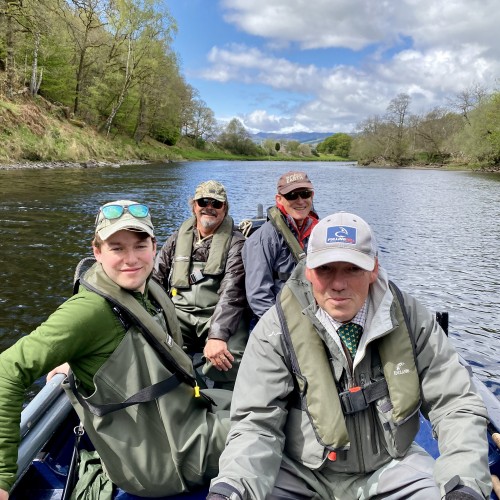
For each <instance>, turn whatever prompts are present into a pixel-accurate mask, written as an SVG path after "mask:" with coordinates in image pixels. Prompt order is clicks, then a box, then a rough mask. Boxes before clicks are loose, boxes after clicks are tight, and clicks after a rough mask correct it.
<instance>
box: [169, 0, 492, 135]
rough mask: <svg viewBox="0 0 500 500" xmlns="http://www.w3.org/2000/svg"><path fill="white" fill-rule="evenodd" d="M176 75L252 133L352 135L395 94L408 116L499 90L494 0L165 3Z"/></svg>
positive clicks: (219, 115)
mask: <svg viewBox="0 0 500 500" xmlns="http://www.w3.org/2000/svg"><path fill="white" fill-rule="evenodd" d="M163 3H164V4H165V6H166V7H167V8H168V10H169V11H170V13H171V15H172V16H173V18H174V19H175V20H176V22H177V25H178V33H177V35H176V36H175V39H174V43H173V48H174V50H175V51H176V52H177V54H178V56H179V60H180V66H181V73H182V74H183V76H184V77H185V79H186V81H187V82H188V83H189V84H190V85H191V86H193V87H194V88H195V89H197V91H198V92H199V98H200V99H201V100H203V101H204V102H205V103H206V104H207V106H208V107H210V108H211V109H212V110H213V112H214V114H215V118H216V119H217V120H218V121H219V122H221V123H227V122H228V121H229V120H231V119H232V118H238V119H239V120H241V122H242V123H243V124H244V125H245V127H246V128H247V129H248V130H249V131H250V132H252V133H256V132H259V131H262V132H276V133H293V132H298V131H305V132H331V133H335V132H346V133H350V132H354V131H355V130H356V127H357V126H358V125H359V124H360V123H361V122H363V120H366V119H367V118H371V117H374V116H383V115H384V114H385V112H386V110H387V107H388V106H389V103H390V101H391V100H392V99H394V98H396V97H397V96H398V94H400V93H406V94H408V95H409V96H410V98H411V104H410V109H409V110H410V112H411V113H413V114H417V115H424V114H426V113H428V112H429V111H431V110H432V109H433V108H435V107H437V106H449V105H450V99H453V98H455V97H456V96H457V95H458V94H459V93H460V92H464V91H466V90H468V89H471V88H473V87H477V86H480V87H481V88H484V89H485V90H487V91H493V90H498V89H499V82H500V43H499V31H500V8H499V4H498V0H163Z"/></svg>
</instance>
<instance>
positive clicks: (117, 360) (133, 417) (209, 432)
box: [64, 264, 229, 497]
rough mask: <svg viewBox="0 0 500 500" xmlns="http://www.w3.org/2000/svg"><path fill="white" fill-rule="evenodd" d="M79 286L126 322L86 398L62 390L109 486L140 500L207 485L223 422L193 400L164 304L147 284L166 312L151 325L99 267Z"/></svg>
mask: <svg viewBox="0 0 500 500" xmlns="http://www.w3.org/2000/svg"><path fill="white" fill-rule="evenodd" d="M81 284H82V285H83V286H85V288H88V289H89V290H91V291H94V292H95V293H98V294H99V295H101V296H103V297H105V298H106V299H107V300H108V301H109V302H110V304H111V306H112V307H113V308H117V309H119V311H120V314H123V315H124V317H125V319H126V321H128V322H129V325H128V326H127V331H126V333H125V337H124V338H123V340H122V342H121V343H120V344H119V346H118V347H117V348H116V350H115V351H114V352H113V354H112V355H111V356H110V357H109V358H108V360H106V362H105V363H104V364H103V365H102V367H101V368H100V369H99V370H98V371H97V373H96V374H95V376H94V385H95V391H94V392H93V393H92V394H90V395H85V394H82V393H81V392H80V391H79V390H78V388H77V382H75V381H74V380H73V381H72V382H66V383H65V384H64V388H65V390H66V393H67V394H68V397H69V398H70V400H71V402H72V404H73V406H74V408H75V410H76V412H77V414H78V416H79V417H80V420H81V421H82V423H83V425H84V427H85V429H86V431H87V433H88V435H89V437H90V439H91V440H92V443H93V444H94V446H95V448H96V451H97V452H98V453H99V456H100V457H101V459H102V462H103V464H104V468H105V470H106V472H107V474H108V476H109V478H110V479H111V481H113V483H115V484H117V485H118V486H119V487H120V488H122V489H123V490H125V491H127V492H129V493H132V494H135V495H139V496H143V497H160V496H168V495H173V494H177V493H181V492H185V491H188V490H191V489H193V488H196V487H198V486H200V485H202V484H207V482H208V481H209V480H210V479H211V478H213V477H215V476H216V475H217V472H218V460H219V456H220V453H221V451H222V449H223V447H224V442H225V438H226V435H227V432H228V429H229V422H228V419H223V418H221V416H218V415H216V414H215V413H214V412H213V411H212V409H211V405H210V403H209V402H208V401H207V398H205V397H195V396H196V394H195V392H196V391H195V388H194V386H195V385H196V383H195V379H194V372H193V368H192V364H191V359H190V358H189V356H187V355H186V354H185V353H184V352H183V350H182V348H181V347H179V345H177V344H176V343H175V342H174V341H173V338H172V337H171V336H170V335H169V334H168V333H166V330H165V327H167V323H168V329H169V331H170V332H172V333H174V334H175V335H179V331H178V328H177V329H176V327H175V323H176V322H175V319H174V320H172V319H171V318H175V313H174V311H173V307H172V305H171V304H170V305H169V301H168V298H167V297H166V296H165V294H164V292H163V291H162V289H161V287H160V286H159V285H157V284H156V283H154V282H152V281H151V282H150V283H149V293H150V294H151V295H152V296H153V298H154V299H155V301H156V302H157V303H158V304H160V306H161V308H162V309H163V308H165V309H164V311H166V315H164V314H163V312H159V313H158V314H157V315H156V317H152V316H151V315H150V314H149V313H147V311H146V310H145V309H144V307H142V305H141V304H140V303H139V302H138V301H137V300H136V299H135V298H134V297H133V296H132V295H131V294H130V293H127V292H126V291H124V290H123V289H121V288H120V287H119V286H118V285H116V284H115V283H114V282H112V281H111V280H110V279H109V278H108V277H107V276H106V275H105V273H104V272H103V271H102V268H101V266H100V265H98V264H96V265H94V266H93V267H92V268H91V269H90V270H89V271H88V272H87V273H86V274H85V276H84V277H83V279H82V280H81ZM176 331H177V333H175V332H176ZM161 394H163V395H161Z"/></svg>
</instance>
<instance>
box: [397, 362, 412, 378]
mask: <svg viewBox="0 0 500 500" xmlns="http://www.w3.org/2000/svg"><path fill="white" fill-rule="evenodd" d="M404 365H405V364H404V363H398V364H397V365H396V369H395V370H394V375H406V374H407V373H410V370H409V369H408V368H404Z"/></svg>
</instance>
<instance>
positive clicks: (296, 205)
mask: <svg viewBox="0 0 500 500" xmlns="http://www.w3.org/2000/svg"><path fill="white" fill-rule="evenodd" d="M296 191H308V190H307V189H305V190H301V189H297V190H296ZM313 198H314V192H313V193H312V195H311V197H310V198H306V199H305V200H304V199H303V198H301V197H300V196H299V197H298V198H297V199H296V200H287V199H286V198H285V197H284V196H283V195H281V194H277V195H276V202H277V203H279V204H280V205H283V207H284V208H285V210H286V213H287V214H288V215H290V216H291V217H293V219H294V220H295V222H296V224H297V226H299V227H300V226H302V223H303V222H304V220H305V219H306V217H307V216H308V215H309V212H310V211H311V208H312V204H313Z"/></svg>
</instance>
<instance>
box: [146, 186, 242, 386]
mask: <svg viewBox="0 0 500 500" xmlns="http://www.w3.org/2000/svg"><path fill="white" fill-rule="evenodd" d="M189 203H190V206H191V209H192V212H193V216H192V217H190V218H189V219H188V220H186V221H185V222H184V223H183V224H182V225H181V226H180V228H179V229H178V230H177V231H176V232H175V233H174V234H172V235H171V236H170V237H169V238H168V240H167V241H166V243H165V244H164V245H163V247H162V249H161V250H160V252H159V253H158V255H157V257H156V261H155V268H154V271H153V277H154V278H155V279H156V280H157V281H159V282H160V283H161V284H162V286H163V287H164V288H165V290H167V292H169V294H170V296H171V297H172V301H173V302H174V305H175V308H176V312H177V317H178V319H179V321H180V323H181V329H182V334H183V339H184V345H185V347H186V348H187V350H188V352H189V353H190V354H193V355H194V354H196V353H203V355H204V356H205V358H206V360H207V362H206V364H205V366H204V367H203V373H204V374H205V375H206V376H208V377H209V378H210V379H211V380H213V381H214V382H215V383H216V386H218V387H224V388H227V389H231V388H232V387H233V386H234V380H235V378H236V372H237V370H238V366H239V362H240V360H241V356H242V355H243V350H244V348H245V345H246V341H247V338H248V326H247V323H246V321H245V314H244V312H245V308H246V298H245V274H244V269H243V262H242V258H241V249H242V247H243V243H244V241H245V238H244V236H243V235H242V234H241V233H240V232H239V231H238V230H237V229H236V228H235V227H234V223H233V219H232V218H231V217H230V216H229V215H228V211H229V203H228V200H227V193H226V189H225V188H224V186H223V185H222V184H221V183H220V182H217V181H214V180H209V181H205V182H202V183H201V184H200V185H199V186H198V187H197V188H196V190H195V194H194V196H193V198H192V199H191V200H190V202H189Z"/></svg>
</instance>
